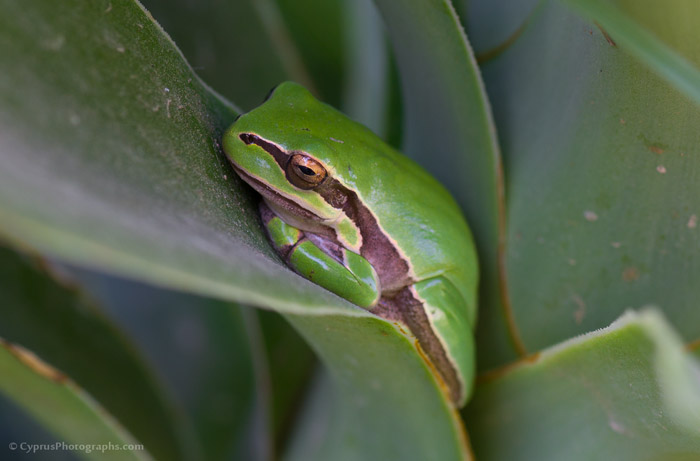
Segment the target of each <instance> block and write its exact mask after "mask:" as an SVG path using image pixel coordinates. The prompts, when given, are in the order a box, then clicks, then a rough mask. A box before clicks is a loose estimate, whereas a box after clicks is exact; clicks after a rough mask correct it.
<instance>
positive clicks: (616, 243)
mask: <svg viewBox="0 0 700 461" xmlns="http://www.w3.org/2000/svg"><path fill="white" fill-rule="evenodd" d="M610 245H611V246H612V247H613V248H620V245H622V244H621V243H620V242H610Z"/></svg>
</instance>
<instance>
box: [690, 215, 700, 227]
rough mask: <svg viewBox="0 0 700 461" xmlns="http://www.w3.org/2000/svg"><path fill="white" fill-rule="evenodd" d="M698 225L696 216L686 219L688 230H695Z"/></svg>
mask: <svg viewBox="0 0 700 461" xmlns="http://www.w3.org/2000/svg"><path fill="white" fill-rule="evenodd" d="M697 225H698V216H697V215H694V214H692V215H690V218H689V219H688V229H695V228H696V227H697Z"/></svg>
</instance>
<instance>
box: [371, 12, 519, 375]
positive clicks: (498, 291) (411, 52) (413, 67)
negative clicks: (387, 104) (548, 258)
mask: <svg viewBox="0 0 700 461" xmlns="http://www.w3.org/2000/svg"><path fill="white" fill-rule="evenodd" d="M375 3H376V4H377V6H378V7H379V10H380V11H381V13H382V15H383V16H384V19H385V22H386V24H387V28H388V32H389V37H390V39H391V42H392V45H393V48H394V52H395V55H396V58H397V61H398V67H399V70H400V74H401V86H402V92H403V107H404V130H403V131H404V136H405V138H404V150H405V153H406V154H409V155H411V156H412V157H413V158H415V159H416V160H417V161H418V162H419V163H421V164H422V165H423V166H425V167H426V168H427V169H428V170H429V171H430V172H431V173H433V174H434V175H435V176H436V177H437V178H438V179H440V180H441V181H442V182H443V184H445V186H446V187H447V188H448V189H449V190H450V191H451V192H452V194H453V195H454V196H455V198H456V199H457V201H458V202H459V204H460V205H461V206H462V209H463V210H464V212H465V214H466V217H467V220H468V222H469V225H470V227H471V229H472V232H473V233H474V238H475V241H476V244H477V248H478V250H479V258H480V260H479V267H480V273H481V279H482V281H481V286H480V299H479V301H480V304H481V309H480V315H481V317H480V319H479V330H482V329H484V331H488V332H489V336H490V338H491V340H492V342H491V344H490V348H489V350H488V352H487V351H486V350H480V349H479V348H477V351H478V353H479V355H480V356H481V355H484V354H500V355H502V356H506V357H512V356H513V353H512V351H511V350H510V343H509V338H508V337H507V329H506V324H507V322H504V321H503V318H502V317H500V316H498V315H497V314H498V313H499V312H502V310H504V309H507V308H508V304H507V299H506V298H504V297H503V296H502V295H503V294H504V293H505V291H504V283H505V280H503V279H502V277H501V274H500V258H501V254H500V250H499V248H500V247H499V245H500V243H499V242H500V241H501V235H502V233H503V232H504V221H503V206H504V202H503V199H504V197H503V184H502V177H501V175H502V172H501V164H500V154H499V147H498V142H497V139H496V133H495V128H494V125H493V121H492V119H491V112H490V108H489V103H488V100H487V99H486V95H485V92H484V87H483V83H482V81H481V77H480V75H479V70H478V68H477V66H476V61H475V60H474V56H473V53H472V51H471V48H470V46H469V43H468V42H467V39H466V37H465V35H464V32H463V30H462V27H461V25H460V23H459V20H458V18H457V16H456V14H455V12H454V9H453V8H452V6H451V4H450V2H449V1H446V0H429V1H425V0H410V1H403V2H396V1H393V0H375ZM465 237H466V236H465ZM479 361H480V360H478V362H479Z"/></svg>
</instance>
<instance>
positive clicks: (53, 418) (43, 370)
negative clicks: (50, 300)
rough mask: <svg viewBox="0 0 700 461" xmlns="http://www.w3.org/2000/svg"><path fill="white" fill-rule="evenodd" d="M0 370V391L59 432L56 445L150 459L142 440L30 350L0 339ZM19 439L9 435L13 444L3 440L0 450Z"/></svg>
mask: <svg viewBox="0 0 700 461" xmlns="http://www.w3.org/2000/svg"><path fill="white" fill-rule="evenodd" d="M0 376H2V379H0V394H2V395H4V396H5V397H7V398H9V399H10V400H11V401H12V402H13V403H15V404H17V405H18V406H19V407H20V408H22V409H23V410H25V411H26V412H27V413H28V414H30V415H31V416H33V417H34V418H35V419H36V421H37V422H38V423H39V424H41V425H42V426H43V427H44V428H46V429H47V430H48V431H50V432H52V433H53V434H55V435H56V436H57V437H59V439H60V440H59V441H58V442H57V443H59V444H61V445H60V447H64V446H67V447H68V448H67V449H70V451H73V452H78V453H82V454H85V455H86V456H89V455H90V453H92V456H94V455H95V453H98V452H99V453H100V458H102V457H104V458H105V459H128V460H134V459H150V456H149V455H148V452H146V451H143V445H141V444H139V443H138V442H137V441H135V440H134V439H133V438H132V437H131V436H130V435H129V434H128V433H127V432H126V431H125V430H124V429H123V428H121V427H120V426H119V425H118V424H117V423H116V422H115V421H114V420H113V419H112V417H111V416H110V415H109V414H108V413H107V412H106V411H105V410H104V409H102V408H101V407H100V406H99V405H98V404H97V403H96V402H95V401H94V400H92V398H90V396H88V395H87V394H86V393H85V392H84V391H82V390H81V389H80V388H78V387H77V386H76V385H75V384H74V383H73V382H72V381H70V380H69V379H68V378H67V377H66V376H65V375H63V374H61V373H60V372H59V371H57V370H55V369H53V368H51V367H50V366H49V365H47V364H46V363H44V362H42V361H41V359H40V358H38V357H37V356H36V355H34V354H33V353H32V352H30V351H28V350H26V349H24V348H21V347H19V346H15V345H12V344H10V343H8V342H7V341H5V340H0ZM21 442H23V441H13V443H15V444H16V445H15V446H14V448H13V447H12V446H8V447H4V446H3V447H2V450H3V453H6V455H11V456H14V454H15V452H17V451H20V452H21V451H22V450H23V447H22V446H21V445H20V443H21ZM72 445H76V447H75V449H71V448H70V447H71V446H72ZM110 446H115V447H119V448H118V449H112V448H110ZM122 448H124V449H122ZM60 449H61V450H63V448H60ZM101 449H104V452H101V451H100V450H101ZM37 453H43V454H45V453H48V452H44V451H42V452H37ZM46 456H48V455H46Z"/></svg>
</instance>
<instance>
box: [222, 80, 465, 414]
mask: <svg viewBox="0 0 700 461" xmlns="http://www.w3.org/2000/svg"><path fill="white" fill-rule="evenodd" d="M244 133H246V134H255V135H256V136H258V137H259V138H262V139H263V140H265V141H266V142H269V143H273V144H275V145H277V146H278V147H279V148H281V149H282V150H284V151H286V152H301V153H304V154H305V155H308V156H311V157H313V158H314V159H316V160H317V161H318V162H320V163H321V164H322V165H323V166H324V167H325V168H326V170H327V172H328V177H327V178H326V180H325V181H328V180H331V178H332V179H334V180H336V181H338V182H339V183H340V184H341V185H342V186H343V187H344V188H346V189H347V190H350V191H352V192H354V193H355V194H357V197H358V200H359V201H360V202H361V203H362V205H363V206H364V207H366V209H368V210H369V211H370V212H371V213H372V215H373V216H374V217H375V218H376V220H377V222H378V224H379V227H380V229H381V232H382V233H383V234H384V235H386V236H388V237H389V240H390V241H391V242H392V244H393V246H394V248H396V249H397V250H398V252H399V253H400V255H401V257H402V258H403V259H405V260H406V261H407V262H408V263H409V266H410V271H409V272H410V273H411V280H412V281H413V286H412V289H413V290H414V291H413V292H414V293H415V294H416V295H417V296H418V297H419V298H420V299H421V300H422V301H423V302H422V306H421V307H422V308H423V309H424V310H425V313H426V315H427V318H428V320H429V322H430V326H431V327H432V330H433V332H434V333H435V336H437V338H438V339H439V341H440V343H441V347H442V348H443V349H444V350H445V352H446V355H447V357H448V359H449V361H450V362H451V364H452V365H453V366H454V368H455V369H456V371H457V375H458V378H459V380H460V381H461V383H460V385H461V389H459V390H458V392H457V394H458V395H459V397H458V398H457V399H456V400H457V403H459V404H460V405H461V404H463V403H464V402H465V401H466V398H467V396H468V395H469V393H470V389H471V381H472V377H473V374H474V371H473V370H474V347H473V339H472V332H473V328H474V325H475V323H476V286H477V279H478V269H477V259H476V253H475V249H474V246H473V243H472V237H471V232H470V230H469V228H468V226H467V224H466V222H465V221H464V218H463V216H462V213H461V211H460V209H459V207H458V206H457V205H456V203H455V201H454V200H453V198H452V197H451V196H450V194H449V193H448V192H447V191H446V190H445V189H444V188H443V186H442V185H441V184H439V183H438V182H437V181H436V180H435V179H434V178H433V177H432V176H430V175H429V174H428V173H427V172H425V170H423V169H422V168H421V167H420V166H418V165H417V164H416V163H414V162H413V161H412V160H410V159H408V158H407V157H405V156H403V155H401V154H400V153H398V152H397V151H395V150H394V149H392V148H391V147H390V146H388V145H387V144H385V143H384V142H383V141H382V140H381V139H379V138H378V137H377V136H376V135H374V134H373V133H372V132H371V131H370V130H368V129H367V128H365V127H364V126H362V125H360V124H358V123H355V122H353V121H352V120H350V119H348V118H347V117H346V116H345V115H343V114H342V113H340V112H338V111H337V110H335V109H333V108H332V107H330V106H328V105H326V104H323V103H321V102H319V101H317V100H316V99H314V98H313V96H312V95H311V94H310V93H309V92H308V91H307V90H306V89H305V88H303V87H301V86H300V85H297V84H295V83H291V82H287V83H283V84H281V85H279V86H278V87H277V88H276V89H275V90H274V92H273V93H272V94H271V95H270V96H269V97H268V99H267V100H266V101H265V102H264V103H263V104H262V105H261V106H259V107H258V108H256V109H254V110H253V111H251V112H249V113H247V114H245V115H243V116H241V117H240V118H239V119H238V120H237V121H236V122H235V123H234V124H233V125H232V126H231V127H230V128H229V130H228V131H227V132H226V134H225V135H224V138H223V147H224V150H225V152H226V154H227V155H228V157H229V159H230V160H231V162H232V163H233V165H234V166H235V167H236V169H237V171H238V172H239V174H240V173H241V171H242V172H243V173H244V174H243V175H242V178H243V179H244V180H246V181H247V182H249V183H250V184H251V185H252V186H253V187H254V188H255V189H256V190H258V192H260V193H261V194H262V195H263V198H264V199H265V202H266V203H267V204H268V206H270V208H271V209H272V210H273V211H274V212H275V213H276V214H277V216H278V218H279V219H272V220H271V221H269V222H268V223H266V227H267V230H268V233H269V235H270V238H271V240H272V242H273V244H274V246H275V247H276V249H277V250H278V252H280V254H282V253H281V250H282V249H283V248H285V246H286V248H288V249H289V248H290V247H291V248H292V249H291V253H290V254H289V256H288V257H287V258H285V259H286V260H287V262H288V264H289V265H290V266H291V267H292V268H293V269H294V270H296V271H297V272H298V273H300V274H301V275H303V276H305V277H306V278H308V279H310V280H313V281H314V282H316V283H318V284H320V285H321V286H323V287H325V288H327V289H329V290H330V291H333V292H334V293H336V294H338V295H339V296H342V297H344V298H346V299H348V300H350V301H352V302H354V303H356V304H358V305H360V306H361V307H364V308H368V309H370V310H371V309H372V308H373V307H374V306H375V305H376V303H377V300H378V299H379V298H380V296H382V287H381V286H380V283H379V280H378V276H377V275H376V274H377V272H380V271H379V270H376V271H375V270H372V267H371V264H370V263H369V262H368V261H367V260H366V259H364V258H363V257H362V256H360V254H359V253H361V245H362V235H367V233H366V231H367V230H366V229H361V228H359V227H358V226H356V225H355V223H354V222H353V221H352V219H350V218H349V217H348V216H347V215H346V214H345V213H344V212H343V211H342V210H340V209H337V208H334V207H332V206H331V205H330V204H329V203H327V202H326V201H325V200H324V199H323V197H321V195H320V194H319V193H317V192H316V191H315V190H313V189H312V190H302V189H300V188H298V187H296V186H294V185H293V184H291V183H290V182H289V181H288V179H287V177H286V176H285V171H284V170H283V169H282V167H280V165H279V164H278V163H277V162H276V161H275V159H274V157H273V156H272V155H270V154H269V153H268V152H266V151H265V150H264V149H263V148H262V147H260V146H259V145H256V144H246V143H245V142H243V141H242V140H241V138H240V137H239V136H240V135H241V134H244ZM426 136H434V135H433V134H429V133H426ZM246 176H248V177H246ZM251 177H252V179H253V181H251ZM256 181H257V182H258V184H256V183H255V182H256ZM260 183H262V184H264V187H261V186H260ZM280 196H281V197H284V198H285V199H287V200H292V201H293V202H295V203H296V204H297V205H298V206H300V207H301V208H304V209H305V210H308V211H311V212H313V213H314V214H315V215H317V216H319V217H320V220H321V221H320V222H318V221H312V220H310V219H309V218H305V217H303V216H299V215H298V214H296V215H292V214H290V213H289V212H288V211H285V210H282V209H280V207H279V206H275V203H274V199H275V198H279V197H280ZM283 224H284V226H283ZM319 225H321V226H325V227H330V228H332V229H334V230H335V232H336V235H337V240H338V243H339V244H340V245H341V246H342V247H343V258H342V259H343V260H342V261H341V260H339V259H338V258H337V257H333V256H332V255H330V254H326V253H325V252H324V250H323V249H322V248H320V247H317V246H316V245H314V244H313V243H312V242H311V241H309V240H305V239H302V240H299V239H300V237H301V236H303V235H304V234H306V235H308V234H309V233H311V234H313V233H315V232H314V231H315V230H317V229H318V227H319ZM294 245H296V246H294ZM375 263H376V261H375ZM375 265H376V264H375ZM368 266H370V267H368ZM374 269H378V268H377V267H375V268H374ZM379 278H381V276H379ZM385 288H386V287H385ZM393 289H396V287H393ZM384 294H386V291H385V292H384ZM417 336H418V335H417Z"/></svg>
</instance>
